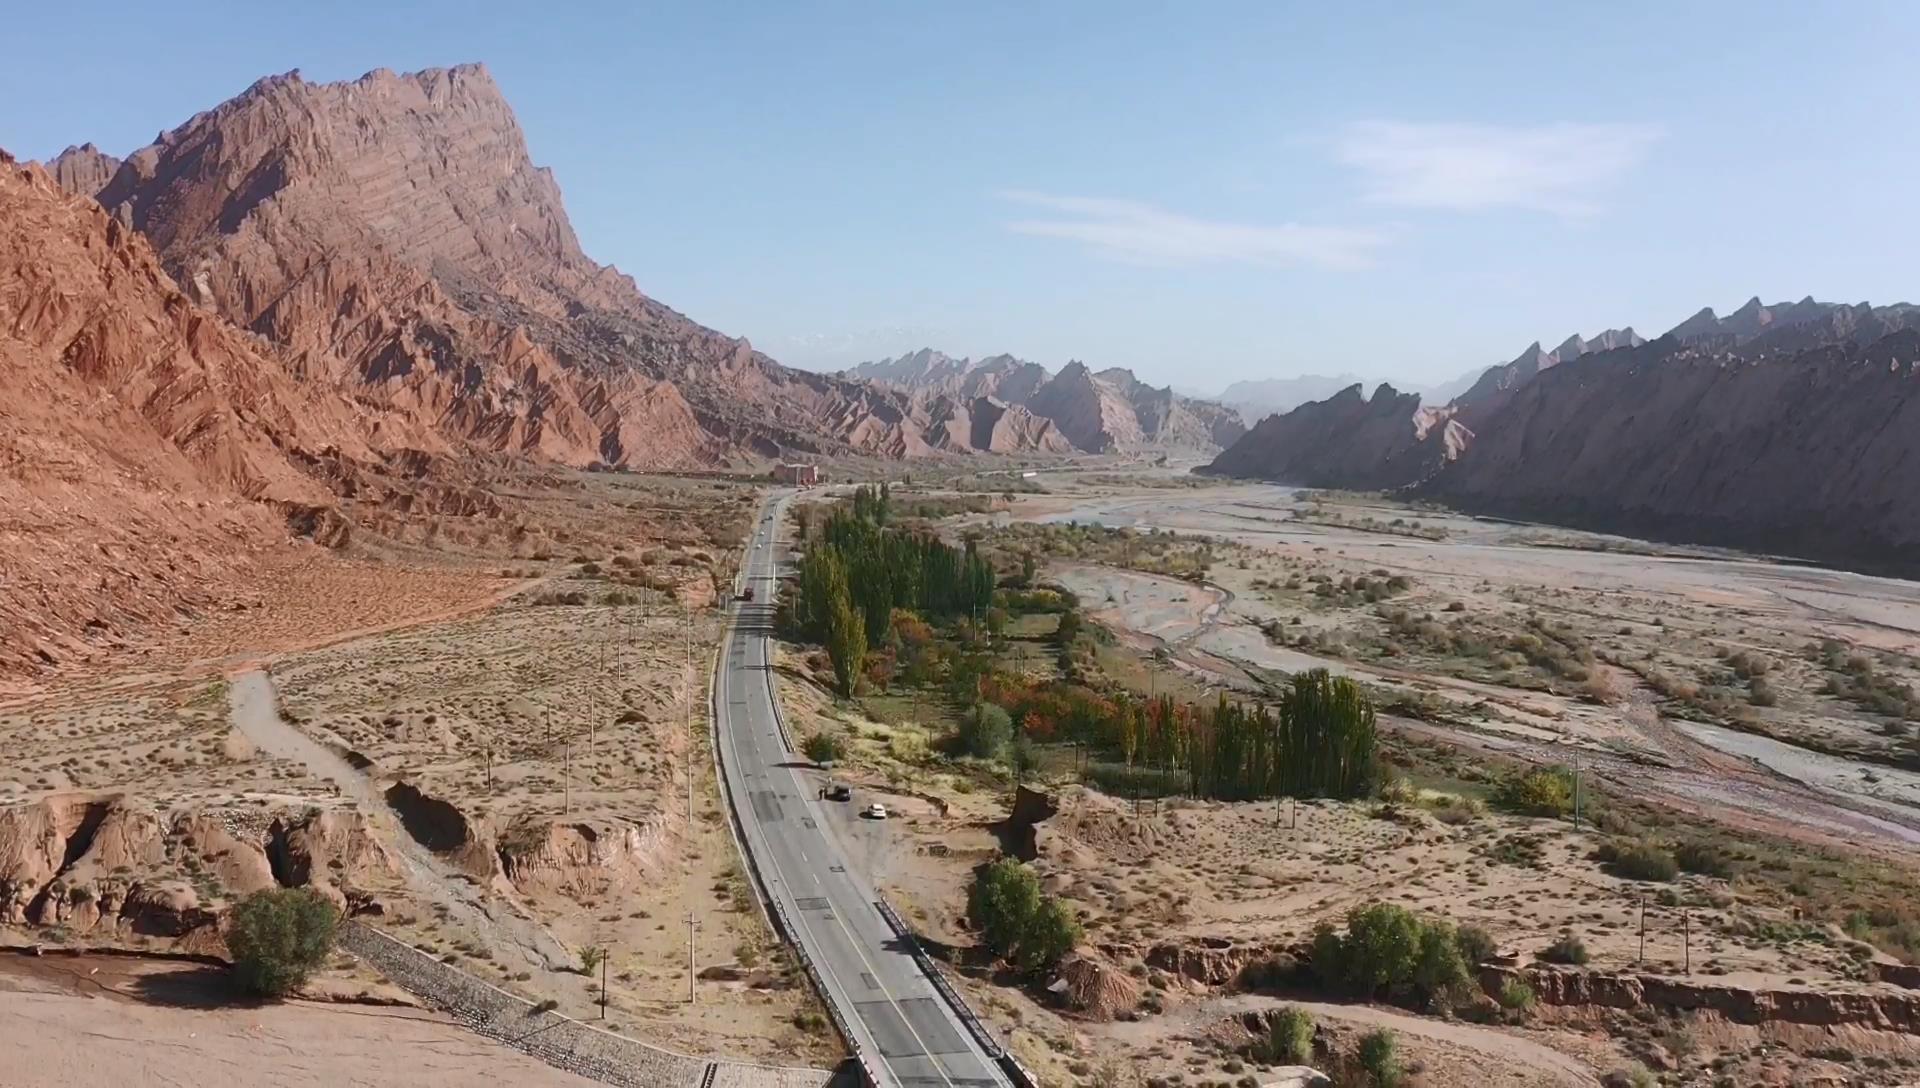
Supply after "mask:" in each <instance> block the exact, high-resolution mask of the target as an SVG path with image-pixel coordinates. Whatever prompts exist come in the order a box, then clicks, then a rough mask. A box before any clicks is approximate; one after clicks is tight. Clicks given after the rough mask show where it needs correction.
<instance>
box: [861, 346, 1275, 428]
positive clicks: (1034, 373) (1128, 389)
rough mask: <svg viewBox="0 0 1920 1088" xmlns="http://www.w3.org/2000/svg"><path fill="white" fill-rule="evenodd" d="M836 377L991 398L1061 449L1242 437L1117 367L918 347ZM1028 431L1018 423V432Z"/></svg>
mask: <svg viewBox="0 0 1920 1088" xmlns="http://www.w3.org/2000/svg"><path fill="white" fill-rule="evenodd" d="M844 376H845V377H847V378H851V379H855V380H859V381H870V382H876V383H879V384H882V385H885V386H888V387H890V388H894V389H900V390H903V391H906V392H909V393H913V394H946V395H951V396H957V397H962V398H977V397H992V398H994V399H995V400H996V401H997V402H999V403H1001V404H1003V405H1006V406H1008V408H1009V410H1010V411H1013V412H1016V413H1017V412H1020V411H1026V412H1030V413H1032V414H1034V415H1036V416H1038V417H1040V419H1041V420H1044V421H1047V422H1050V423H1051V424H1052V425H1053V427H1054V429H1055V431H1056V432H1057V433H1058V434H1060V435H1063V436H1064V438H1065V440H1066V442H1067V443H1068V444H1069V451H1071V450H1079V451H1081V452H1086V453H1111V452H1119V451H1138V450H1143V449H1151V448H1175V449H1193V450H1217V449H1220V448H1222V447H1225V446H1228V445H1231V444H1232V443H1233V442H1234V441H1235V440H1236V439H1238V438H1239V437H1240V436H1241V435H1242V434H1244V433H1246V426H1245V424H1243V423H1242V422H1241V421H1240V417H1239V415H1238V414H1237V413H1236V412H1234V410H1233V409H1231V408H1227V407H1225V406H1223V405H1220V404H1215V403H1212V402H1210V401H1203V400H1196V399H1194V398H1191V397H1185V396H1181V395H1180V394H1177V393H1175V392H1174V391H1173V390H1172V389H1171V388H1167V387H1156V386H1151V385H1148V384H1146V383H1145V382H1142V381H1140V380H1139V379H1138V378H1136V377H1134V375H1133V372H1132V371H1130V370H1126V369H1124V368H1120V367H1113V368H1109V369H1107V370H1102V371H1100V372H1099V373H1097V374H1096V373H1094V372H1093V371H1092V370H1090V369H1089V368H1088V367H1087V366H1086V364H1084V363H1078V362H1075V363H1069V364H1068V365H1067V366H1066V367H1064V368H1063V369H1062V370H1061V371H1060V372H1059V373H1058V374H1052V373H1049V372H1048V371H1047V369H1046V368H1045V367H1043V366H1041V365H1040V364H1038V363H1030V362H1026V361H1025V360H1022V359H1017V358H1014V357H1013V356H1011V355H990V356H987V357H986V358H983V359H978V360H974V359H956V358H954V357H953V356H951V355H947V354H946V353H944V352H939V351H934V350H933V349H931V348H922V349H920V350H919V351H915V352H910V353H908V354H906V355H902V356H900V357H898V358H895V359H882V360H879V361H876V362H871V363H863V364H861V365H860V366H857V367H854V368H853V369H851V370H848V371H845V372H844ZM1031 426H1032V425H1030V424H1025V423H1022V424H1021V427H1022V429H1023V430H1024V429H1029V428H1030V427H1031Z"/></svg>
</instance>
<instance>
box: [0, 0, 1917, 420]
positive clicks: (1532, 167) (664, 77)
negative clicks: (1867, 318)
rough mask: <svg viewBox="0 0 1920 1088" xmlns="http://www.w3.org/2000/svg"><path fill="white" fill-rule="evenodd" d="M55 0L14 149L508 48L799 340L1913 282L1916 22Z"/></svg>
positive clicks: (716, 267)
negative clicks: (265, 78)
mask: <svg viewBox="0 0 1920 1088" xmlns="http://www.w3.org/2000/svg"><path fill="white" fill-rule="evenodd" d="M1414 7H1416V5H1404V4H1383V5H1378V6H1370V5H1366V4H1346V5H1329V4H1310V5H1309V4H1280V3H1270V2H1269V3H1226V2H1221V3H1202V4H1193V5H1172V4H1132V3H1119V2H1108V3H1087V4H1080V3H1050V4H1030V3H1029V4H996V3H968V4H939V5H936V4H932V3H917V2H909V3H892V4H871V5H869V4H826V5H807V4H798V3H794V4H788V3H770V4H740V3H712V4H697V5H696V4H686V5H675V6H671V7H668V6H655V5H639V4H633V5H628V4H606V5H603V6H592V5H587V6H582V5H564V4H527V3H517V4H513V5H501V6H498V7H492V6H490V5H486V4H447V5H427V4H377V5H376V4H358V3H336V4H326V5H299V6H297V7H296V6H293V5H256V4H216V3H195V2H191V0H178V2H174V3H169V4H165V5H158V4H154V5H147V4H142V5H137V6H136V5H124V6H123V5H118V4H113V3H105V4H99V3H96V4H89V5H86V6H84V7H71V6H69V7H60V6H58V5H31V6H29V7H28V8H26V9H24V10H22V11H20V12H17V13H14V14H12V15H10V16H9V19H8V23H9V28H8V29H9V35H10V37H11V38H12V39H13V44H12V46H11V47H10V49H9V62H8V64H6V65H5V66H0V146H4V147H6V148H7V149H8V150H10V151H12V152H14V153H15V154H17V155H22V156H24V157H46V156H50V155H52V154H54V153H57V152H58V151H59V150H60V149H61V148H62V147H64V146H66V145H67V144H69V143H78V142H81V141H86V140H92V141H93V142H95V143H97V144H99V145H100V146H101V147H103V148H104V149H106V150H108V151H110V152H113V153H116V154H125V153H126V152H128V151H130V150H132V149H134V148H136V147H139V146H141V145H143V144H145V143H147V142H149V141H150V140H152V139H153V137H154V135H155V133H157V132H159V131H161V130H162V129H165V128H168V127H171V126H173V125H175V124H177V123H179V122H180V121H183V120H185V119H186V118H187V117H188V116H190V115H191V114H192V113H194V112H196V111H198V110H201V109H205V108H208V107H211V106H213V105H215V104H216V103H218V102H219V101H221V100H223V99H225V98H227V97H230V96H232V95H234V94H236V93H238V92H239V91H240V90H242V89H243V88H245V87H246V86H247V84H249V83H251V82H252V81H253V80H254V79H256V78H257V77H259V76H261V75H264V74H268V73H272V72H280V71H285V70H287V69H290V68H296V67H297V68H300V69H301V70H302V71H303V73H304V74H305V75H306V77H307V78H309V79H316V80H317V79H345V78H352V77H355V76H358V75H360V74H361V73H363V72H365V71H367V70H369V69H372V68H379V67H386V68H393V69H397V70H403V71H405V70H413V69H417V68H421V67H429V66H439V65H447V64H454V63H459V62H462V61H469V60H480V61H484V62H485V63H486V64H487V65H488V66H489V68H491V69H492V71H493V73H494V75H495V77H496V78H497V79H498V80H499V82H500V84H501V85H502V87H503V88H504V90H505V91H506V94H507V96H508V98H509V100H510V101H511V102H512V103H513V105H514V108H515V110H516V112H517V113H518V115H519V117H520V121H521V124H522V126H523V127H524V128H525V129H526V133H527V138H528V141H529V142H530V144H531V146H532V151H533V155H534V158H535V160H536V161H537V162H540V163H542V164H545V165H548V166H551V167H552V168H553V169H554V170H555V172H556V174H557V175H558V178H559V180H560V184H561V188H562V189H563V191H564V192H565V194H566V199H567V206H568V210H569V212H570V213H571V215H572V217H573V220H574V224H575V226H576V228H577V229H578V231H579V233H580V235H581V238H582V240H583V242H584V243H585V245H586V247H587V249H588V252H590V253H591V254H593V255H594V256H595V257H596V258H598V259H600V260H603V261H609V262H612V263H614V264H616V265H618V266H619V267H620V268H621V269H622V270H624V271H627V272H629V273H631V274H632V275H633V276H634V278H635V279H636V280H637V281H638V282H639V284H640V285H641V287H642V289H644V290H646V291H647V292H648V293H650V294H652V295H654V296H656V297H658V298H660V299H661V300H663V301H665V302H667V303H668V304H669V305H672V306H675V307H676V308H678V309H681V310H683V311H685V312H686V313H688V314H690V315H691V316H693V317H695V318H696V319H698V320H700V321H703V322H705V323H707V324H710V325H712V326H714V327H716V328H719V329H722V330H724V331H726V332H728V333H732V334H736V335H745V336H748V337H750V338H751V339H752V340H753V341H754V343H755V344H756V346H759V347H761V348H763V349H765V350H767V351H769V352H771V353H772V354H774V355H775V356H776V357H778V358H781V359H783V360H785V361H788V362H792V363H796V364H800V365H809V366H838V365H844V364H847V363H850V362H853V361H856V360H857V359H861V358H869V357H875V356H879V355H882V354H890V353H896V352H899V351H902V350H906V349H909V348H912V347H916V346H920V345H923V344H928V345H932V346H935V347H940V348H943V349H944V350H947V351H949V352H953V353H955V354H983V353H990V352H996V351H1011V352H1014V353H1016V354H1019V355H1022V356H1025V357H1028V358H1033V359H1037V360H1039V361H1042V362H1046V363H1050V364H1059V363H1061V362H1064V361H1065V360H1067V359H1069V358H1082V359H1085V360H1087V361H1089V362H1091V363H1094V364H1096V365H1101V366H1105V365H1125V366H1131V367H1134V368H1135V369H1136V370H1137V371H1138V372H1139V373H1140V374H1141V375H1142V376H1143V377H1147V378H1151V379H1153V380H1155V381H1157V382H1169V381H1171V382H1174V383H1177V384H1180V385H1182V386H1186V387H1200V388H1217V387H1219V386H1221V385H1223V384H1225V383H1226V382H1227V381H1230V380H1234V379H1239V378H1254V377H1266V376H1275V377H1278V376H1286V375H1291V374H1300V373H1310V372H1320V373H1332V372H1337V371H1355V372H1358V373H1360V374H1362V375H1365V376H1370V377H1381V376H1385V377H1395V378H1401V379H1406V380H1413V381H1438V380H1442V379H1445V378H1450V377H1453V376H1454V375H1456V374H1458V373H1460V372H1462V371H1465V370H1468V369H1471V368H1474V367H1478V366H1482V365H1485V364H1487V363H1490V362H1494V361H1496V360H1499V359H1503V358H1506V357H1510V356H1511V355H1513V354H1515V353H1516V352H1517V351H1518V350H1519V349H1520V348H1521V347H1523V346H1525V344H1526V343H1527V342H1528V341H1530V340H1533V339H1536V338H1537V339H1542V340H1546V341H1548V342H1549V344H1551V343H1552V342H1554V341H1557V340H1559V339H1561V338H1563V337H1564V336H1566V335H1567V334H1568V333H1570V332H1574V331H1581V332H1592V331H1595V330H1597V329H1599V328H1602V327H1605V326H1610V325H1622V324H1632V325H1635V326H1636V327H1638V328H1640V330H1641V331H1642V332H1647V333H1657V332H1659V331H1662V330H1664V329H1665V328H1667V327H1669V326H1671V325H1673V324H1675V323H1677V322H1678V321H1680V320H1681V319H1682V318H1684V317H1686V316H1687V315H1688V314H1689V313H1691V312H1692V311H1694V310H1696V309H1698V308H1699V307H1700V306H1702V305H1712V306H1715V307H1717V308H1719V309H1720V310H1721V311H1722V312H1725V311H1726V310H1727V309H1730V308H1732V307H1735V306H1738V305H1739V304H1740V303H1741V302H1743V301H1744V300H1745V299H1746V298H1747V297H1748V296H1750V295H1754V294H1759V295H1762V296H1764V297H1766V298H1768V299H1769V300H1773V299H1776V298H1787V297H1791V298H1799V297H1801V296H1803V295H1807V294H1812V295H1814V296H1816V297H1819V298H1823V299H1837V300H1843V301H1859V300H1861V299H1871V300H1873V301H1876V302H1887V301H1894V300H1896V299H1905V298H1912V297H1914V296H1916V295H1920V290H1915V289H1914V283H1915V281H1914V276H1913V272H1912V269H1913V258H1912V254H1914V253H1916V252H1920V213H1917V212H1916V206H1917V203H1920V202H1917V201H1916V198H1915V195H1914V184H1913V183H1914V179H1915V178H1916V177H1920V141H1915V140H1914V139H1913V138H1912V134H1913V132H1914V131H1916V128H1920V124H1917V123H1920V95H1916V94H1915V93H1914V81H1913V76H1912V73H1913V70H1914V65H1913V49H1914V43H1915V42H1916V40H1920V33H1916V32H1920V6H1905V7H1903V6H1901V5H1895V4H1888V5H1874V4H1848V5H1843V6H1837V7H1834V8H1830V9H1823V10H1818V11H1816V10H1814V9H1812V8H1810V7H1808V6H1806V5H1799V6H1789V5H1770V4H1754V3H1744V4H1713V3H1699V4H1687V5H1673V4H1657V5H1656V4H1644V5H1643V4H1616V5H1588V6H1582V7H1580V8H1578V9H1574V8H1573V7H1572V6H1571V5H1546V4H1535V3H1516V4H1472V3H1469V4H1461V5H1454V6H1450V10H1445V11H1442V10H1439V8H1440V6H1439V5H1418V6H1417V7H1419V8H1420V10H1417V11H1410V10H1407V9H1409V8H1414Z"/></svg>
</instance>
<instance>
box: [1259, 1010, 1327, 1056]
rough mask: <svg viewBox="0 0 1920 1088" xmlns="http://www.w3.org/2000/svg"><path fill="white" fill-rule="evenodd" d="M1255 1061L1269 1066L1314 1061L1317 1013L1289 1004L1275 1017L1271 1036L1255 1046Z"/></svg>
mask: <svg viewBox="0 0 1920 1088" xmlns="http://www.w3.org/2000/svg"><path fill="white" fill-rule="evenodd" d="M1254 1058H1255V1059H1256V1060H1258V1061H1262V1062H1266V1063H1267V1064H1269V1065H1307V1064H1309V1063H1310V1062H1312V1061H1313V1014H1311V1013H1309V1012H1307V1010H1305V1009H1301V1008H1296V1007H1294V1006H1292V1005H1288V1006H1286V1007H1285V1008H1282V1009H1280V1010H1279V1011H1277V1012H1275V1013H1274V1014H1273V1019H1272V1021H1271V1022H1270V1023H1269V1025H1268V1028H1267V1037H1266V1038H1265V1039H1262V1040H1260V1041H1259V1042H1257V1043H1255V1044H1254Z"/></svg>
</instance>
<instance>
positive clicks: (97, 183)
mask: <svg viewBox="0 0 1920 1088" xmlns="http://www.w3.org/2000/svg"><path fill="white" fill-rule="evenodd" d="M46 168H47V173H49V174H52V175H53V180H54V181H55V182H57V183H58V184H59V186H60V187H61V188H62V189H65V190H66V191H67V192H69V193H74V194H76V195H78V196H92V195H93V194H95V193H97V192H99V191H100V190H101V189H102V188H104V187H105V186H106V184H107V182H108V181H109V180H111V179H112V177H113V175H114V172H115V171H117V170H119V169H120V160H119V159H116V158H114V157H113V156H112V155H109V154H107V153H106V152H104V151H102V150H100V149H99V148H97V147H95V146H93V145H92V144H81V145H80V146H78V147H69V148H67V149H66V150H65V151H62V152H61V153H60V154H59V155H58V156H56V157H55V158H54V160H53V161H52V162H50V163H47V164H46Z"/></svg>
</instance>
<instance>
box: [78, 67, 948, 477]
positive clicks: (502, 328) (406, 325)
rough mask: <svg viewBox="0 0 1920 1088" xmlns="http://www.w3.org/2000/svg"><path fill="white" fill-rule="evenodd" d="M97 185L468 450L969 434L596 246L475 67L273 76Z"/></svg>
mask: <svg viewBox="0 0 1920 1088" xmlns="http://www.w3.org/2000/svg"><path fill="white" fill-rule="evenodd" d="M97 199H98V200H99V201H100V203H101V204H102V205H104V206H105V207H107V208H108V209H110V211H111V213H112V214H113V215H114V217H115V218H117V219H118V220H119V221H120V222H121V223H123V224H125V225H127V226H131V227H133V228H135V229H137V230H139V231H140V232H142V233H143V234H145V235H147V236H148V237H149V238H150V239H151V240H152V241H153V243H154V245H155V247H156V249H157V250H158V251H159V253H160V255H161V259H162V261H163V262H164V263H165V265H166V267H167V269H168V270H169V271H170V272H172V273H173V275H174V276H175V278H176V279H177V280H178V281H179V282H180V283H181V284H183V285H184V286H185V287H186V288H187V290H188V291H189V292H190V293H191V294H192V296H193V297H194V298H195V300H197V301H199V302H201V303H203V304H205V305H207V306H209V307H211V308H213V309H215V310H217V311H218V312H219V313H221V314H223V315H225V316H226V317H227V318H228V319H230V320H231V321H233V322H234V323H235V324H238V325H240V326H242V327H244V328H247V329H250V330H252V331H254V332H256V333H258V334H259V335H261V336H263V337H266V338H267V339H268V340H270V341H271V342H273V343H274V344H275V345H277V346H279V347H280V348H281V349H283V350H284V352H285V353H286V355H287V357H288V359H289V361H290V363H291V365H292V367H293V368H294V370H295V372H296V373H297V374H299V375H300V376H301V377H303V378H306V379H308V380H312V381H318V382H324V383H328V384H331V385H334V386H336V387H338V388H340V389H342V390H344V391H346V392H347V393H348V394H349V395H351V396H352V397H354V398H355V399H356V400H359V401H361V402H363V403H366V404H370V405H374V406H377V407H379V408H381V409H383V410H385V411H387V412H388V413H390V414H392V416H393V417H395V418H396V419H399V420H402V421H404V422H406V423H409V424H413V425H418V426H422V427H426V428H430V429H432V430H434V431H436V432H437V433H439V434H441V435H442V436H444V437H445V438H446V439H447V440H448V441H449V442H451V443H453V444H455V445H456V446H460V447H464V448H470V449H479V450H486V451H497V452H502V453H509V454H515V455H524V456H530V457H535V458H539V459H542V460H548V461H554V462H559V463H563V464H570V465H593V464H606V465H616V466H629V465H631V466H647V467H662V466H691V465H706V464H713V463H716V462H726V461H737V460H742V459H750V458H757V457H771V456H780V455H785V454H789V453H806V454H820V453H839V452H862V453H872V454H879V455H883V456H911V455H914V454H917V453H925V452H932V451H944V450H948V449H951V448H952V447H951V446H950V444H949V443H948V442H947V441H946V439H945V438H943V437H942V436H937V435H935V436H930V435H927V434H925V433H923V432H921V431H920V430H918V429H917V428H918V422H917V420H916V418H915V413H914V411H913V408H912V405H911V404H910V403H909V399H908V398H907V397H905V396H904V395H901V394H899V393H897V392H894V391H891V390H886V389H879V388H876V387H873V386H870V385H865V384H862V383H857V382H849V381H844V380H840V379H836V378H831V377H826V376H823V375H817V374H809V373H804V372H799V371H793V370H789V369H787V368H785V367H782V366H779V365H778V364H776V363H775V362H773V360H771V359H769V358H767V357H766V356H765V355H762V354H760V353H759V352H756V351H754V350H753V348H752V347H751V345H749V344H748V343H747V342H746V341H745V340H740V339H735V338H732V337H728V336H724V335H722V334H720V333H717V332H714V331H713V330H711V329H708V328H705V327H703V326H701V325H699V324H697V323H695V322H693V321H691V320H689V319H688V318H686V317H685V316H683V315H681V314H679V313H676V312H675V311H673V310H671V309H669V308H667V307H666V306H664V305H661V304H660V303H659V302H657V301H655V300H654V299H652V298H649V297H647V296H646V295H644V294H642V293H641V292H640V291H639V289H638V288H637V287H636V286H635V285H634V283H633V281H632V280H631V279H629V278H628V277H627V276H625V275H623V274H621V273H620V272H618V271H616V270H615V269H613V268H610V267H607V266H603V265H600V264H598V263H596V262H594V261H593V260H591V259H590V258H588V257H587V256H586V254H585V253H584V251H583V250H582V249H581V246H580V242H579V239H578V238H577V237H576V236H575V234H574V231H573V228H572V226H571V224H570V222H569V221H568V219H567V215H566V211H565V208H564V206H563V205H562V202H561V197H560V189H559V186H558V185H557V183H556V182H555V180H554V178H553V175H552V174H551V173H550V172H549V171H547V170H545V169H543V168H541V167H538V166H536V165H534V163H533V162H532V160H531V158H530V157H529V155H528V152H527V147H526V141H525V139H524V137H523V136H522V134H521V132H520V128H519V126H518V123H517V122H516V120H515V118H514V116H513V112H512V110H511V108H510V107H509V106H508V105H507V102H506V100H505V98H504V97H503V96H502V95H501V93H500V90H499V88H498V86H497V85H495V83H494V81H493V79H492V77H491V76H490V75H489V74H488V73H487V72H486V70H485V69H484V68H482V67H480V66H478V65H466V66H461V67H457V68H451V69H436V70H429V71H423V72H418V73H414V74H411V75H396V74H394V73H391V72H387V71H376V72H371V73H369V74H367V75H366V76H363V77H361V78H360V79H358V80H354V81H352V82H348V83H328V84H315V83H308V82H306V81H305V80H303V79H301V78H300V75H299V73H298V72H294V73H289V74H287V75H284V76H276V77H272V78H268V79H263V80H261V81H259V82H258V83H256V84H254V85H253V86H252V87H250V88H248V89H247V90H246V91H245V92H244V93H242V94H241V95H239V96H238V97H236V98H234V99H232V100H231V101H228V102H226V103H223V104H221V105H219V106H217V107H215V108H214V109H212V110H209V111H207V112H205V113H202V114H199V115H197V116H195V117H194V118H192V119H190V120H189V121H187V122H186V123H185V124H183V125H181V126H180V127H178V128H176V129H174V130H172V131H171V132H168V133H165V134H164V135H162V136H161V137H160V139H159V141H158V142H156V143H155V144H153V145H152V146H150V147H146V148H143V149H141V150H139V151H136V152H134V153H133V154H132V155H130V156H129V157H128V159H127V161H126V162H125V163H123V164H122V165H121V166H120V167H119V168H118V170H117V171H116V172H115V174H114V175H113V177H112V179H111V180H110V181H109V182H108V183H107V184H106V185H105V186H103V187H102V188H101V189H100V191H99V192H98V194H97ZM953 452H965V449H964V448H962V449H955V450H953Z"/></svg>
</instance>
